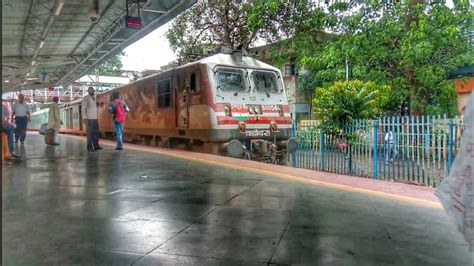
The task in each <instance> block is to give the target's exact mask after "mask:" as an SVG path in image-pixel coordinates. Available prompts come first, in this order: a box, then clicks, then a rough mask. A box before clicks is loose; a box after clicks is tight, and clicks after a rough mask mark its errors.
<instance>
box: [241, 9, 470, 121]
mask: <svg viewBox="0 0 474 266" xmlns="http://www.w3.org/2000/svg"><path fill="white" fill-rule="evenodd" d="M320 2H321V1H311V0H290V1H280V0H257V1H254V7H253V9H252V12H251V14H250V15H249V24H250V26H249V27H250V28H251V29H252V30H255V31H258V30H259V29H260V28H261V27H262V26H265V27H267V28H268V29H269V30H268V31H266V32H264V34H259V36H260V37H262V38H265V39H266V40H267V41H274V40H283V41H280V42H279V43H278V45H276V48H275V49H274V51H275V53H274V58H275V60H276V61H278V62H284V61H286V60H288V59H290V58H291V57H295V56H296V57H297V58H298V62H299V68H300V69H303V68H304V69H306V70H309V71H305V72H306V74H303V75H302V77H303V80H304V83H305V84H308V85H310V86H308V87H303V89H305V90H307V91H312V90H313V89H314V87H315V86H328V85H329V84H332V83H333V82H335V81H337V80H341V79H344V78H345V72H346V69H345V67H346V62H348V63H349V64H350V65H351V67H352V78H354V79H359V80H363V81H373V82H375V83H376V84H382V85H388V86H390V87H391V88H393V89H392V90H391V93H390V101H389V104H388V105H387V106H386V111H387V112H397V111H398V109H399V107H400V105H402V104H404V103H408V102H409V104H410V107H411V109H412V111H414V112H415V113H428V114H435V113H436V114H438V113H447V114H449V115H453V114H454V113H455V112H456V109H457V108H456V93H455V91H454V84H453V83H452V82H451V81H449V80H447V73H448V72H449V71H451V70H452V69H454V68H456V67H458V66H462V65H464V64H466V63H472V62H473V59H472V57H471V58H470V57H468V54H469V53H468V51H469V49H472V48H471V47H469V45H468V39H467V36H468V35H467V32H468V31H469V30H472V25H473V24H472V21H473V13H472V11H471V10H470V6H469V1H468V0H459V1H454V2H455V7H454V8H453V9H450V8H448V7H447V6H446V5H445V4H444V3H442V2H443V1H415V0H409V1H389V2H392V3H386V4H379V2H380V1H371V3H355V1H354V2H351V3H336V4H333V5H330V6H325V5H321V4H320ZM323 32H329V33H331V34H332V35H331V36H330V38H329V39H330V40H328V38H327V37H328V36H327V34H326V36H325V35H324V33H323ZM283 51H286V53H285V52H283Z"/></svg>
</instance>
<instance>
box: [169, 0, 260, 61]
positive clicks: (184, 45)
mask: <svg viewBox="0 0 474 266" xmlns="http://www.w3.org/2000/svg"><path fill="white" fill-rule="evenodd" d="M250 7H251V6H250V4H247V3H242V4H237V3H235V1H198V3H196V4H195V5H194V6H193V7H191V8H190V9H188V10H187V11H185V12H183V13H182V14H181V15H179V16H178V17H177V18H176V19H175V20H174V21H173V23H172V24H171V26H170V28H169V29H168V31H167V32H166V33H165V36H166V38H167V39H168V41H169V42H170V46H171V49H172V50H173V52H175V53H177V54H178V55H179V56H180V57H181V58H184V59H187V58H190V57H191V56H192V55H196V54H198V55H199V54H202V53H203V50H204V51H205V50H207V49H209V48H212V47H215V46H217V45H222V46H228V47H238V46H240V47H242V48H243V49H246V48H248V47H249V46H250V44H252V43H253V42H254V41H255V39H256V33H252V32H250V29H249V27H248V24H247V16H248V13H249V11H250Z"/></svg>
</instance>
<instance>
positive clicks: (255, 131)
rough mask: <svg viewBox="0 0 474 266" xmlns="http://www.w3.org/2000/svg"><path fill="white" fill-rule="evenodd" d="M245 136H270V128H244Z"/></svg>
mask: <svg viewBox="0 0 474 266" xmlns="http://www.w3.org/2000/svg"><path fill="white" fill-rule="evenodd" d="M245 136H247V137H269V136H270V130H258V129H253V130H246V131H245Z"/></svg>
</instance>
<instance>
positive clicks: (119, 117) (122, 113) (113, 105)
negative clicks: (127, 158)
mask: <svg viewBox="0 0 474 266" xmlns="http://www.w3.org/2000/svg"><path fill="white" fill-rule="evenodd" d="M129 111H130V109H129V108H128V106H127V104H126V103H125V102H124V101H123V100H121V99H120V94H119V92H118V91H114V92H113V93H112V101H111V102H110V104H109V113H111V114H113V118H112V120H113V122H114V128H115V134H116V136H117V146H116V147H115V149H116V150H123V140H122V131H123V125H124V124H125V119H126V117H127V113H128V112H129Z"/></svg>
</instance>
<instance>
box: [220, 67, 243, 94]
mask: <svg viewBox="0 0 474 266" xmlns="http://www.w3.org/2000/svg"><path fill="white" fill-rule="evenodd" d="M216 77H217V81H218V85H219V89H220V90H221V91H226V92H234V91H246V88H245V87H246V86H245V81H244V73H243V71H242V70H240V69H231V68H221V69H219V70H217V73H216Z"/></svg>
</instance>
